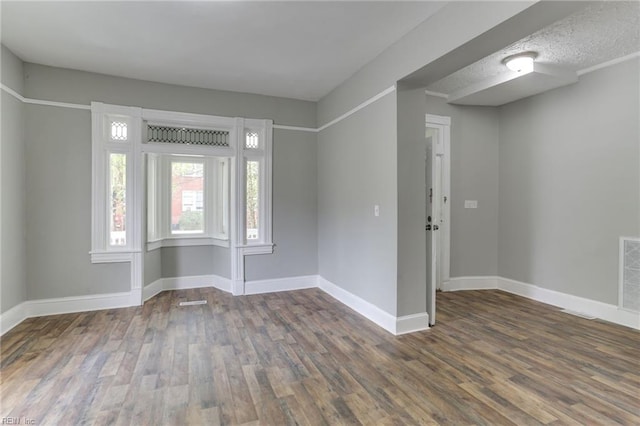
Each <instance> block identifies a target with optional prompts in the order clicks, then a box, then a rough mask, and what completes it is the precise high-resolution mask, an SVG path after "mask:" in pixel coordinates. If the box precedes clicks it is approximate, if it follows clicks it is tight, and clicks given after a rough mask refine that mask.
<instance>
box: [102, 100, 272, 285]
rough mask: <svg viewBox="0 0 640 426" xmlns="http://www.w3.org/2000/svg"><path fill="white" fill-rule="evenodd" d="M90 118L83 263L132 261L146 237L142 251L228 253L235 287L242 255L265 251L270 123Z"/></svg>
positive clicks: (129, 113) (120, 112)
mask: <svg viewBox="0 0 640 426" xmlns="http://www.w3.org/2000/svg"><path fill="white" fill-rule="evenodd" d="M91 113H92V114H91V120H92V217H91V261H92V262H128V261H132V262H133V260H132V259H134V258H135V256H137V254H138V253H141V251H142V247H143V245H144V243H145V234H146V242H147V247H148V248H149V249H152V248H155V247H158V246H160V247H161V246H162V245H164V244H163V242H165V241H169V242H170V243H168V245H201V244H218V245H223V246H227V247H232V248H233V249H234V252H233V255H232V256H230V258H231V263H232V279H233V280H234V281H237V280H238V277H241V276H242V274H243V272H242V271H243V269H242V261H241V260H239V259H242V256H243V255H254V254H264V253H271V252H273V241H272V211H271V202H272V200H271V197H272V188H271V186H272V174H271V166H272V132H273V123H272V122H271V120H256V119H245V118H230V117H216V116H209V115H201V114H188V113H180V112H173V111H159V110H149V109H142V108H136V107H124V106H118V105H107V104H102V103H99V102H92V104H91ZM145 194H146V197H145ZM143 197H144V198H143ZM145 211H146V222H147V229H146V232H144V231H143V230H142V229H141V227H142V226H143V224H144V217H143V215H144V212H145ZM179 240H191V241H186V244H173V243H174V242H176V241H179ZM194 240H199V241H194ZM158 242H160V243H159V245H158ZM154 245H155V247H150V246H154ZM139 268H140V266H136V269H135V270H134V269H132V275H133V274H138V272H137V271H139ZM137 279H138V280H140V277H138V278H137Z"/></svg>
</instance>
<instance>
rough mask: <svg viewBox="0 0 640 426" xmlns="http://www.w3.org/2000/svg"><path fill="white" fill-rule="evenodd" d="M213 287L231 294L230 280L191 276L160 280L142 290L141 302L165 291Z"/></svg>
mask: <svg viewBox="0 0 640 426" xmlns="http://www.w3.org/2000/svg"><path fill="white" fill-rule="evenodd" d="M205 287H214V288H217V289H218V290H222V291H226V292H227V293H231V280H230V279H228V278H224V277H221V276H218V275H193V276H188V277H173V278H160V279H158V280H155V281H154V282H152V283H151V284H149V285H147V286H145V288H144V289H143V300H144V301H147V300H149V299H151V298H152V297H153V296H155V295H156V294H158V293H160V292H163V291H165V290H186V289H190V288H205Z"/></svg>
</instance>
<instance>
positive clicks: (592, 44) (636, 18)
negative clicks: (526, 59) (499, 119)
mask: <svg viewBox="0 0 640 426" xmlns="http://www.w3.org/2000/svg"><path fill="white" fill-rule="evenodd" d="M525 51H534V52H537V53H538V57H537V59H536V63H540V64H545V65H552V66H558V67H562V68H564V69H566V70H571V71H580V70H584V69H586V68H589V67H592V66H594V65H598V64H601V63H604V62H607V61H610V60H613V59H617V58H620V57H623V56H626V55H629V54H631V53H635V52H638V51H640V2H637V1H625V2H622V1H605V2H597V3H594V4H591V5H590V6H587V7H586V8H584V9H583V10H581V11H578V12H576V13H573V14H571V15H569V16H567V17H566V18H564V19H561V20H559V21H557V22H555V23H554V24H551V25H549V26H548V27H546V28H543V29H541V30H540V31H537V32H535V33H533V34H531V35H530V36H528V37H525V38H523V39H522V40H519V41H518V42H516V43H514V44H512V45H511V46H508V47H506V48H504V49H502V50H500V51H498V52H495V53H494V54H492V55H489V56H487V57H485V58H483V59H481V60H479V61H477V62H475V63H473V64H471V65H469V66H467V67H465V68H462V69H461V70H459V71H456V72H454V73H453V74H450V75H449V76H447V77H445V78H443V79H441V80H439V81H436V82H435V83H433V84H430V85H429V86H427V90H430V91H432V92H438V93H443V94H447V95H450V94H452V93H455V92H458V91H461V90H463V91H464V89H465V88H467V87H470V86H474V85H478V84H480V85H481V82H483V81H488V80H491V79H493V78H496V77H498V76H501V75H505V74H508V73H510V72H509V71H508V70H507V68H506V67H505V66H504V65H503V64H502V60H503V59H504V58H506V57H507V56H510V55H512V54H515V53H520V52H525Z"/></svg>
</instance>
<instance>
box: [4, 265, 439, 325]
mask: <svg viewBox="0 0 640 426" xmlns="http://www.w3.org/2000/svg"><path fill="white" fill-rule="evenodd" d="M234 284H235V285H234ZM206 287H214V288H217V289H219V290H222V291H225V292H227V293H233V294H234V295H237V294H247V295H249V294H261V293H272V292H277V291H290V290H300V289H307V288H316V287H318V288H320V289H321V290H322V291H324V292H325V293H327V294H329V295H330V296H332V297H333V298H335V299H336V300H338V301H339V302H341V303H343V304H344V305H346V306H348V307H349V308H351V309H353V310H355V311H356V312H358V313H359V314H361V315H363V316H364V317H365V318H367V319H368V320H370V321H372V322H374V323H375V324H377V325H379V326H380V327H382V328H383V329H385V330H387V331H388V332H390V333H392V334H394V335H399V334H406V333H412V332H415V331H420V330H426V329H428V328H429V326H428V324H429V317H428V315H427V314H426V312H422V313H417V314H411V315H405V316H402V317H395V316H393V315H391V314H389V313H387V312H385V311H383V310H382V309H380V308H378V307H377V306H375V305H373V304H371V303H369V302H367V301H366V300H364V299H362V298H360V297H358V296H356V295H354V294H352V293H350V292H348V291H346V290H344V289H343V288H340V287H338V286H337V285H335V284H333V283H331V282H329V281H327V280H326V279H324V278H322V277H320V276H318V275H305V276H298V277H287V278H276V279H268V280H256V281H248V282H246V283H244V282H240V281H238V282H235V283H234V281H232V280H230V279H228V278H224V277H220V276H217V275H197V276H187V277H174V278H160V279H158V280H156V281H154V282H152V283H150V284H148V285H146V286H144V288H140V289H132V290H131V292H124V293H113V294H97V295H87V296H77V297H63V298H56V299H42V300H32V301H27V302H23V303H21V304H19V305H17V306H15V307H13V308H11V309H10V310H8V311H7V312H5V313H4V314H1V315H0V335H1V334H4V333H6V332H7V331H9V330H11V329H12V328H13V327H15V326H16V325H18V324H20V323H21V322H22V321H24V320H25V319H27V318H31V317H38V316H44V315H58V314H65V313H73V312H88V311H95V310H101V309H114V308H125V307H130V306H137V305H139V304H140V301H147V300H149V299H150V298H152V297H153V296H155V295H157V294H159V293H161V292H163V291H165V290H181V289H191V288H206Z"/></svg>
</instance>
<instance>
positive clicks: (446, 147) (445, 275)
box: [425, 114, 451, 324]
mask: <svg viewBox="0 0 640 426" xmlns="http://www.w3.org/2000/svg"><path fill="white" fill-rule="evenodd" d="M427 128H435V129H438V134H439V135H440V137H441V138H442V143H443V154H444V155H443V156H442V161H441V168H442V179H441V182H440V183H441V189H440V191H439V192H440V194H441V196H442V199H443V202H442V217H443V222H442V224H441V226H440V229H439V231H440V244H439V255H440V256H437V259H439V262H438V266H439V269H440V272H441V274H440V278H441V280H440V282H439V283H437V286H436V288H437V289H439V290H441V289H442V286H443V284H444V283H446V282H448V281H449V279H450V265H451V263H450V256H451V245H450V239H451V117H448V116H442V115H434V114H426V115H425V129H427ZM434 152H435V150H433V151H432V153H434ZM430 161H431V170H434V169H435V155H434V154H432V156H431V159H430ZM434 192H435V191H434ZM444 200H446V201H444ZM425 217H426V214H425ZM434 223H435V221H434ZM425 238H426V234H425ZM427 243H429V244H430V243H431V242H430V240H429V239H427ZM427 280H430V275H429V276H428V277H427ZM429 322H430V323H432V324H433V323H435V318H433V320H432V319H430V320H429Z"/></svg>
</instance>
